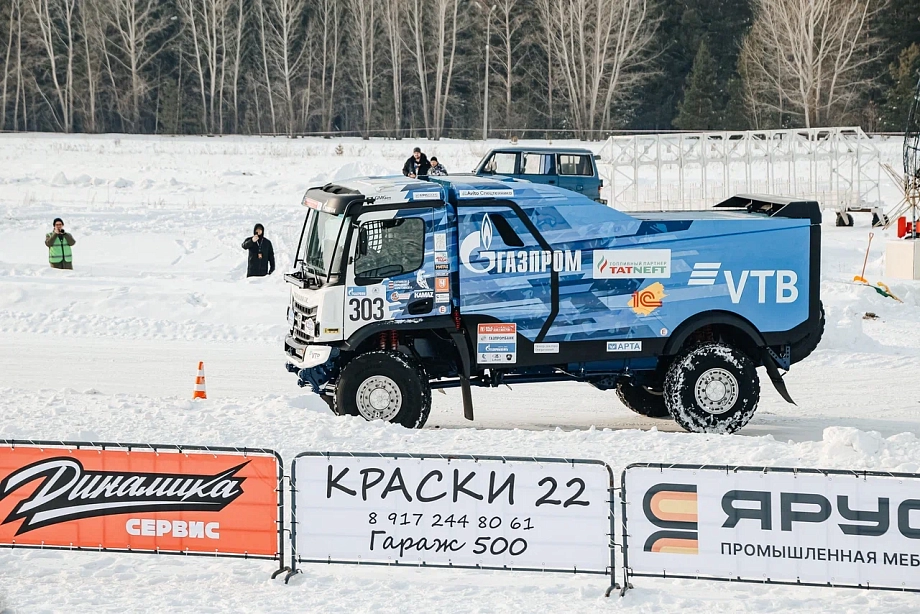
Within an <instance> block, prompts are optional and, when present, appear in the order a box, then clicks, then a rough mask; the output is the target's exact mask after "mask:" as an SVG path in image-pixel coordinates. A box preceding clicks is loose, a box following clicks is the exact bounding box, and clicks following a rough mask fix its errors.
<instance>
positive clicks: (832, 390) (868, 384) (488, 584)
mask: <svg viewBox="0 0 920 614" xmlns="http://www.w3.org/2000/svg"><path fill="white" fill-rule="evenodd" d="M415 144H416V143H414V142H412V141H403V142H397V141H361V140H359V139H329V140H324V139H296V140H289V139H283V138H244V137H230V138H203V137H202V138H198V137H188V138H141V137H127V136H121V137H118V136H97V137H77V136H73V137H65V136H59V135H11V134H5V135H0V236H2V240H0V438H16V439H45V440H49V439H50V440H88V441H124V442H154V443H177V444H188V445H192V444H196V445H230V446H236V445H240V446H243V445H245V446H256V447H268V448H273V449H275V450H277V451H279V452H280V453H281V454H282V456H283V457H284V458H285V459H286V460H288V461H289V460H290V459H291V458H293V456H294V455H295V454H297V453H298V452H301V451H304V450H330V451H337V450H341V451H398V452H428V453H434V452H450V453H469V454H506V455H534V454H538V455H541V456H562V457H581V458H596V459H601V460H604V461H606V462H607V463H608V464H610V466H611V467H612V468H613V470H614V472H615V473H616V474H617V475H619V473H620V471H621V470H622V469H623V467H625V466H626V465H627V464H629V463H633V462H674V463H680V462H693V463H716V464H726V463H728V464H746V465H771V466H800V467H820V468H842V469H874V470H884V471H900V472H916V471H918V470H920V440H918V439H917V437H916V436H915V434H914V433H915V431H916V430H917V428H918V426H920V394H918V393H917V386H918V373H920V337H918V328H917V323H918V322H920V282H905V281H898V280H888V279H885V278H884V277H883V272H884V261H885V256H884V254H885V239H886V236H889V235H890V234H891V233H890V232H889V233H883V232H881V231H878V230H877V231H876V237H875V240H874V242H873V243H872V248H871V251H870V254H869V260H868V266H867V268H866V277H867V278H868V279H869V280H870V281H872V282H873V283H874V282H875V281H879V280H881V281H885V282H887V283H888V284H889V285H890V287H891V290H892V292H894V293H895V294H896V295H898V296H899V297H901V298H902V299H903V301H904V303H903V304H902V303H897V302H895V301H893V300H891V299H887V298H884V297H882V296H879V295H877V294H876V293H875V292H873V291H872V290H870V289H868V288H864V287H860V286H856V285H853V284H852V283H849V282H850V280H852V278H853V276H854V275H855V274H858V273H859V271H860V268H861V266H862V259H863V255H864V253H865V249H866V242H867V238H868V233H869V230H870V229H869V221H870V220H869V217H870V216H869V215H868V214H856V215H855V216H854V217H855V218H856V227H855V228H836V227H834V224H833V222H834V220H833V215H828V214H826V215H825V224H824V238H823V240H824V247H823V281H822V297H823V300H824V304H825V307H826V309H827V332H826V334H825V338H824V341H823V342H822V344H821V346H820V347H819V348H818V350H817V351H816V352H815V353H814V354H813V355H812V357H810V358H809V359H808V360H806V361H805V362H803V363H801V364H799V365H797V366H796V367H795V368H794V369H793V371H792V372H791V373H790V374H789V376H788V377H787V378H786V381H787V383H788V387H789V390H790V393H791V394H792V396H793V398H794V399H795V400H796V401H797V403H798V405H797V406H792V405H787V404H786V403H785V402H783V401H782V400H781V399H780V398H779V396H778V395H777V394H776V392H775V391H774V390H773V389H772V387H771V386H770V385H769V382H768V380H766V378H765V374H763V373H762V374H761V377H762V381H763V384H762V387H763V398H762V401H761V404H760V409H759V410H758V412H757V414H756V415H755V417H754V419H753V420H752V422H751V423H750V425H749V426H748V427H746V428H745V429H744V430H743V431H742V432H741V433H740V434H737V435H732V436H710V435H696V434H688V433H684V432H677V431H678V430H679V429H678V428H677V427H676V426H675V425H674V424H673V423H672V422H670V421H665V420H653V419H644V418H639V417H637V416H635V414H633V413H632V412H630V411H629V410H627V409H626V408H625V407H623V406H622V405H620V403H619V402H618V401H617V398H616V395H615V394H614V393H612V392H606V393H604V392H600V391H597V390H595V389H593V388H591V387H589V386H587V385H584V384H581V385H578V384H549V385H547V384H543V385H535V386H518V387H515V389H514V390H513V391H511V390H508V389H507V388H503V389H496V390H477V389H474V390H473V395H474V399H475V403H476V412H477V421H476V423H474V424H470V423H468V422H466V421H464V420H463V418H462V412H461V409H460V395H459V391H457V390H450V391H448V392H447V394H446V395H441V394H435V395H434V406H433V410H432V414H431V419H430V420H429V422H428V426H427V427H426V428H425V429H424V430H421V431H407V430H405V429H403V428H401V427H397V426H392V425H386V424H369V423H366V422H364V421H363V420H362V419H359V418H338V417H335V416H333V415H331V413H330V412H329V410H328V409H327V408H326V406H325V405H324V404H323V403H322V402H321V401H319V400H318V399H317V398H315V397H314V396H313V395H311V394H307V393H305V392H304V391H303V390H301V389H299V388H297V385H296V383H295V382H296V378H295V377H294V376H292V375H290V374H288V373H286V372H285V370H284V367H283V363H284V361H283V357H282V352H281V348H282V340H283V337H284V334H285V332H286V327H287V324H286V321H285V309H286V306H287V301H288V294H287V293H288V290H287V287H286V286H285V284H284V281H283V279H282V278H281V276H280V275H274V276H272V277H269V278H262V279H246V277H245V252H243V250H242V249H241V248H240V243H241V242H242V241H243V239H244V238H245V237H246V236H248V235H251V234H252V232H251V231H252V226H253V224H255V223H256V222H261V223H263V224H264V225H265V227H266V236H267V237H268V238H269V239H271V240H272V242H273V243H274V247H275V253H276V255H277V258H278V266H279V268H280V269H281V270H282V271H283V270H285V269H286V268H287V266H288V265H289V264H290V262H291V259H292V255H293V254H292V250H293V249H294V247H295V244H296V240H297V238H298V234H299V232H300V224H301V222H302V216H303V214H304V212H303V210H302V208H301V207H300V206H299V202H300V198H301V196H302V195H303V192H304V191H305V190H306V188H307V187H308V186H311V185H316V184H321V183H325V182H327V181H331V180H335V179H342V178H346V177H349V176H355V175H366V174H389V173H398V172H399V169H400V168H401V167H402V163H403V161H404V160H405V158H406V157H407V156H408V155H409V152H410V151H411V148H412V146H413V145H415ZM418 144H419V145H421V146H422V147H423V148H424V149H425V150H426V152H427V153H428V154H429V155H431V154H435V155H437V157H438V158H439V160H441V162H442V163H444V164H445V165H446V166H447V168H448V169H449V170H450V171H452V172H467V171H469V170H470V169H471V168H472V167H473V166H474V164H475V163H476V162H477V161H478V160H479V158H480V157H481V155H482V154H483V153H484V152H485V151H487V150H488V148H489V147H491V146H496V145H501V144H504V143H501V142H498V141H496V142H494V143H488V144H484V143H482V142H473V143H470V142H463V141H444V142H440V143H421V142H420V143H418ZM557 144H560V145H562V144H563V143H557ZM567 144H568V145H583V144H580V143H567ZM599 146H600V144H594V148H595V149H598V148H599ZM899 146H900V143H898V142H895V141H891V142H883V143H881V144H880V147H881V149H882V151H883V152H884V159H885V161H889V162H895V163H899V160H900V147H899ZM883 177H884V176H883ZM883 181H885V182H886V183H885V184H884V185H883V189H882V194H883V195H884V197H885V199H886V203H887V205H888V206H889V207H890V206H893V205H894V204H896V202H897V200H898V199H897V192H896V191H895V188H894V187H893V186H892V185H890V184H888V183H887V180H886V179H884V178H883ZM56 216H60V217H62V218H63V219H64V222H65V227H66V229H67V230H68V231H69V232H72V233H73V235H74V237H75V238H76V241H77V243H76V245H75V246H74V267H75V270H74V271H72V272H66V271H56V270H52V269H50V268H49V267H48V265H47V249H46V248H45V246H44V244H43V239H44V234H45V233H46V232H48V231H49V230H50V228H51V220H52V219H53V218H54V217H56ZM869 312H871V313H873V314H875V315H876V317H875V318H872V319H866V314H867V313H869ZM200 360H203V361H204V362H205V368H206V374H207V388H208V397H209V398H208V400H206V401H198V402H192V401H191V400H190V398H191V392H192V387H193V383H194V377H195V373H196V367H197V364H198V361H200ZM618 522H619V519H618ZM272 570H273V566H272V564H271V563H268V562H252V561H250V562H246V561H228V560H212V559H202V558H198V559H186V558H182V557H166V556H163V557H156V556H143V555H138V556H130V555H117V554H106V553H66V552H50V551H48V552H41V551H22V550H15V551H9V550H0V612H3V613H4V614H5V613H6V612H43V611H49V612H57V611H67V610H70V611H74V610H75V609H77V608H84V609H86V608H92V609H93V610H94V611H106V612H108V611H117V612H124V611H183V612H190V611H194V612H199V611H200V612H225V611H226V612H240V611H266V612H268V611H286V612H306V611H315V612H343V613H346V612H347V613H350V612H384V611H393V612H396V611H399V612H461V611H462V612H467V611H469V612H515V613H519V612H549V611H566V612H569V611H571V612H580V611H585V612H587V611H597V610H612V611H626V612H671V611H678V610H680V611H683V612H703V611H705V612H735V611H751V612H785V611H789V610H792V609H795V610H801V611H805V610H807V611H813V612H825V611H826V612H831V611H833V612H857V611H858V612H867V611H872V612H916V611H917V609H918V608H920V596H917V595H910V594H901V593H890V592H870V591H862V590H852V589H837V590H834V589H819V588H806V587H801V588H796V587H783V586H760V585H735V584H732V585H728V584H725V583H711V582H691V581H678V580H655V579H643V578H637V579H636V582H635V584H636V590H635V591H631V592H630V593H628V594H627V596H626V597H625V598H623V599H619V598H610V599H604V597H603V593H604V590H605V588H606V587H607V584H606V583H605V581H604V579H603V578H598V577H596V576H566V575H557V574H552V575H550V574H547V575H541V574H536V573H502V572H476V571H459V570H457V571H453V570H415V569H385V568H365V567H362V568H358V567H354V566H312V567H305V568H304V574H303V575H300V576H297V577H296V579H295V580H293V581H292V582H291V584H290V585H287V586H285V585H284V584H283V583H282V582H281V581H271V580H270V579H269V575H270V573H271V571H272Z"/></svg>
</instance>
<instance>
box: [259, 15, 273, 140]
mask: <svg viewBox="0 0 920 614" xmlns="http://www.w3.org/2000/svg"><path fill="white" fill-rule="evenodd" d="M256 6H257V8H258V16H259V43H260V45H261V52H262V53H261V56H262V73H263V75H262V76H263V78H264V79H265V83H264V85H265V91H266V94H267V96H268V109H269V111H270V112H271V119H272V133H276V132H278V129H277V126H276V122H275V98H274V95H273V94H272V80H271V73H270V72H269V71H268V55H269V51H268V36H267V35H266V28H265V24H266V21H267V20H268V16H267V11H266V8H265V3H264V2H263V1H262V0H256ZM255 99H256V105H258V104H259V96H258V92H257V93H256V98H255ZM258 116H260V117H261V113H258ZM260 130H261V128H260Z"/></svg>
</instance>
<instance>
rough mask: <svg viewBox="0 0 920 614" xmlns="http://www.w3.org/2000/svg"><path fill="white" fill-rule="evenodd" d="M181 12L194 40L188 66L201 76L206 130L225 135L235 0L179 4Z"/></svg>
mask: <svg viewBox="0 0 920 614" xmlns="http://www.w3.org/2000/svg"><path fill="white" fill-rule="evenodd" d="M178 6H179V12H180V13H181V15H182V19H183V22H184V25H185V32H186V36H188V37H189V38H190V40H191V48H192V57H191V59H190V60H189V66H190V68H191V69H192V71H194V72H195V74H196V75H197V76H198V86H199V91H200V94H201V122H202V128H203V129H204V130H209V131H211V132H221V133H223V130H224V126H223V124H222V123H221V121H220V119H221V116H222V115H221V114H222V112H223V101H224V87H223V85H224V83H223V77H224V75H225V73H226V62H227V61H228V60H227V54H228V47H232V45H231V44H229V43H228V29H231V30H232V29H233V23H232V21H233V19H234V17H236V18H240V16H239V15H234V14H233V13H232V12H231V7H232V6H233V2H232V0H178Z"/></svg>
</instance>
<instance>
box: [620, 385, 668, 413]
mask: <svg viewBox="0 0 920 614" xmlns="http://www.w3.org/2000/svg"><path fill="white" fill-rule="evenodd" d="M617 397H619V399H620V402H621V403H623V405H625V406H626V407H628V408H629V409H631V410H633V411H634V412H636V413H637V414H639V415H640V416H646V417H648V418H670V417H671V414H670V412H668V408H667V406H666V405H665V403H664V394H662V393H658V394H655V393H654V392H652V391H651V390H649V389H648V388H646V387H645V386H639V385H638V384H634V383H631V382H617Z"/></svg>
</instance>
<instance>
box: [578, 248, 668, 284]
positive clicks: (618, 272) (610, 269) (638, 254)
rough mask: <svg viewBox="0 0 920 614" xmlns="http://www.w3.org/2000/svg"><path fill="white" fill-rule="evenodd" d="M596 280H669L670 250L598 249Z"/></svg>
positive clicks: (596, 253) (596, 252)
mask: <svg viewBox="0 0 920 614" xmlns="http://www.w3.org/2000/svg"><path fill="white" fill-rule="evenodd" d="M593 255H594V279H667V278H668V277H670V276H671V250H669V249H613V250H611V249H596V250H594V254H593Z"/></svg>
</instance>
